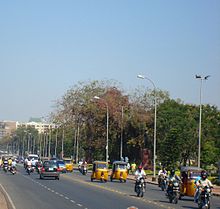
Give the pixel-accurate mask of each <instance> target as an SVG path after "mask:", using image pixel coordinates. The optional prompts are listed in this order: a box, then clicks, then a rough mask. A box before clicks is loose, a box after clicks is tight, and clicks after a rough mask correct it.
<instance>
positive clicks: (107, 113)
mask: <svg viewBox="0 0 220 209" xmlns="http://www.w3.org/2000/svg"><path fill="white" fill-rule="evenodd" d="M93 98H94V99H98V100H103V101H104V102H105V105H106V126H107V127H106V162H107V163H108V121H109V110H108V103H107V102H106V100H105V99H103V98H100V97H98V96H94V97H93Z"/></svg>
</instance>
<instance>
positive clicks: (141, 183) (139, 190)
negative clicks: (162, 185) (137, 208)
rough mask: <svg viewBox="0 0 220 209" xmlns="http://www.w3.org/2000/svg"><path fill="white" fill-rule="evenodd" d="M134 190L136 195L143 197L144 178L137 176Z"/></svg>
mask: <svg viewBox="0 0 220 209" xmlns="http://www.w3.org/2000/svg"><path fill="white" fill-rule="evenodd" d="M135 192H136V193H137V196H138V197H143V196H144V192H145V181H144V178H143V177H141V178H138V179H137V180H136V183H135Z"/></svg>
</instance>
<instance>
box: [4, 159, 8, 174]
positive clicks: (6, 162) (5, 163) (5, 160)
mask: <svg viewBox="0 0 220 209" xmlns="http://www.w3.org/2000/svg"><path fill="white" fill-rule="evenodd" d="M3 168H4V169H5V171H7V169H6V168H8V160H7V158H4V160H3Z"/></svg>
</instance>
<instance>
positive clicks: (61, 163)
mask: <svg viewBox="0 0 220 209" xmlns="http://www.w3.org/2000/svg"><path fill="white" fill-rule="evenodd" d="M56 163H57V167H58V168H59V170H60V172H62V173H66V165H65V163H64V161H63V160H57V161H56Z"/></svg>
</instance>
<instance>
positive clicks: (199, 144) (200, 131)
mask: <svg viewBox="0 0 220 209" xmlns="http://www.w3.org/2000/svg"><path fill="white" fill-rule="evenodd" d="M195 77H196V79H200V89H199V143H198V167H199V168H200V155H201V134H202V130H201V129H202V82H203V81H204V80H207V79H208V78H209V77H210V75H207V76H204V77H203V76H201V75H196V76H195Z"/></svg>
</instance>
